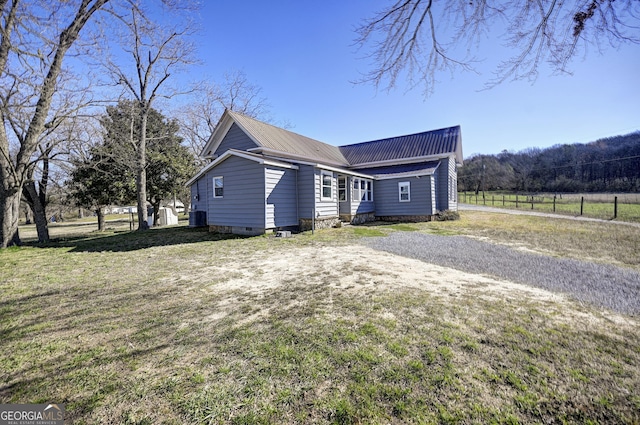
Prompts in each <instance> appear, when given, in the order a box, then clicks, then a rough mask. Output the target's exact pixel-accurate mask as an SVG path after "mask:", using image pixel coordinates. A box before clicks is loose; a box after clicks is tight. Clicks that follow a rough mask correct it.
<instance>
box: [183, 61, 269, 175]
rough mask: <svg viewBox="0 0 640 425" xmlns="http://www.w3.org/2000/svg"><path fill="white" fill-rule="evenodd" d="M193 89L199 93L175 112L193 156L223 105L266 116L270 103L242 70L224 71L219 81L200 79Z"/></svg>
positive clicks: (200, 149)
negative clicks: (212, 82)
mask: <svg viewBox="0 0 640 425" xmlns="http://www.w3.org/2000/svg"><path fill="white" fill-rule="evenodd" d="M195 92H196V93H198V96H197V97H196V98H194V99H193V100H192V101H191V102H189V104H188V105H187V106H185V107H184V108H182V109H181V110H180V111H179V112H178V115H179V117H180V118H179V120H180V121H181V126H180V127H181V129H180V131H181V135H182V137H183V138H184V140H185V141H186V142H187V144H188V145H189V148H190V149H191V151H192V152H193V154H194V156H196V157H197V156H198V155H200V154H201V153H202V149H204V146H205V144H206V143H207V140H209V137H210V136H211V134H212V133H213V130H214V129H215V126H216V124H217V123H218V120H219V119H220V117H221V116H222V113H223V112H224V110H225V109H229V110H232V111H235V112H240V113H241V114H244V115H247V116H249V117H252V118H260V119H262V120H268V118H267V114H268V109H269V105H268V103H267V100H266V98H264V97H262V95H261V92H262V89H261V88H260V87H259V86H258V85H256V84H253V83H251V82H250V81H249V79H248V78H247V75H246V74H245V73H244V72H242V71H238V70H235V71H229V72H226V73H225V74H224V80H223V81H222V82H221V83H219V84H211V83H209V82H202V83H200V84H198V88H197V89H196V90H195ZM200 165H204V164H200Z"/></svg>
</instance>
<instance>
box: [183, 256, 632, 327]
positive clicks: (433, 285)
mask: <svg viewBox="0 0 640 425" xmlns="http://www.w3.org/2000/svg"><path fill="white" fill-rule="evenodd" d="M228 258H229V257H227V260H226V261H224V262H222V263H221V264H220V265H211V264H210V263H206V262H201V261H198V260H197V259H196V260H192V267H191V270H192V271H193V274H191V275H190V276H189V277H188V279H189V280H191V281H192V282H194V283H196V282H197V283H198V284H203V283H204V282H207V281H209V282H210V285H207V287H208V288H209V290H210V291H214V292H216V293H218V294H219V295H220V301H219V304H218V306H217V307H218V309H216V312H215V313H213V314H212V315H210V316H209V317H208V318H207V319H208V320H212V321H216V320H220V319H223V318H224V317H226V316H227V313H229V312H231V311H233V310H234V309H235V308H237V306H238V304H239V303H241V302H244V301H245V297H246V296H247V295H249V296H252V297H255V298H256V300H262V299H264V298H269V296H270V294H271V293H273V291H274V290H278V289H283V288H285V287H290V288H292V290H293V289H294V288H296V289H299V290H308V291H313V290H314V287H317V289H318V291H319V290H320V289H321V288H322V290H325V289H327V288H329V289H330V290H333V291H339V292H340V293H342V294H344V293H353V295H354V296H355V295H359V296H361V295H375V294H376V293H383V292H393V291H398V290H406V289H418V290H422V291H426V292H428V293H429V294H430V295H431V296H438V297H448V298H451V300H452V301H453V300H454V299H457V298H467V297H472V298H480V299H483V300H485V301H489V302H490V301H498V300H499V301H505V300H506V301H507V302H508V301H509V300H513V301H521V300H523V299H526V300H529V301H530V302H531V303H540V304H544V306H545V308H551V309H553V310H554V311H555V313H557V317H558V319H559V320H562V321H574V320H575V319H579V320H580V321H583V322H585V321H586V322H592V321H593V320H596V319H595V317H596V316H594V315H593V314H592V313H593V312H592V311H589V312H586V311H585V312H584V313H582V312H580V311H579V309H578V310H576V302H575V301H573V300H571V299H570V298H569V297H568V296H566V295H564V294H560V293H553V292H550V291H546V290H544V289H539V288H535V287H530V286H526V285H522V284H518V283H513V282H509V281H505V280H500V279H496V278H493V277H491V276H483V275H477V274H471V273H466V272H462V271H459V270H455V269H452V268H447V267H441V266H437V265H433V264H428V263H425V262H423V261H420V260H415V259H411V258H406V257H402V256H398V255H393V254H389V253H386V252H382V251H377V250H374V249H371V248H368V247H364V246H361V245H347V246H332V247H296V248H290V249H281V247H277V249H274V250H269V251H264V252H260V253H254V254H252V255H250V256H249V255H247V256H244V255H241V256H239V257H238V258H235V259H233V260H229V259H228ZM330 293H331V291H330ZM239 294H242V295H240V296H239ZM301 295H302V294H301ZM287 302H289V303H291V306H292V307H293V306H295V305H296V304H297V303H299V301H298V300H297V299H293V300H278V308H281V307H282V304H283V303H284V304H286V303H287ZM257 304H262V303H260V302H259V303H257ZM567 304H571V305H572V308H571V309H567V310H566V311H565V309H564V308H563V306H564V305H567ZM269 311H270V308H269V307H268V306H267V307H266V308H265V305H264V304H263V305H262V308H261V309H259V311H256V312H255V313H254V314H252V315H248V316H247V317H246V319H245V321H246V322H251V321H254V320H256V319H257V318H259V317H261V316H264V315H266V314H268V313H269ZM601 319H602V320H605V321H612V322H615V323H617V324H619V325H623V324H626V323H628V322H629V320H628V318H627V317H626V316H623V315H618V314H615V313H611V312H606V311H603V312H602V316H601Z"/></svg>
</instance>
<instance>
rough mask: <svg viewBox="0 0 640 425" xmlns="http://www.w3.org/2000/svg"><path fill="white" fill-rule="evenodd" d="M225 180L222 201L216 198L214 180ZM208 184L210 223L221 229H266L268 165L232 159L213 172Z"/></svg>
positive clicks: (206, 178) (208, 215)
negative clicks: (225, 227)
mask: <svg viewBox="0 0 640 425" xmlns="http://www.w3.org/2000/svg"><path fill="white" fill-rule="evenodd" d="M218 176H222V177H223V178H224V192H223V197H222V198H214V197H213V178H214V177H218ZM203 179H204V180H205V181H206V182H207V185H208V187H207V199H208V205H207V222H208V224H214V225H218V226H241V227H256V228H264V227H265V220H264V219H265V217H264V214H265V197H264V194H265V183H264V166H263V165H261V164H259V163H257V162H254V161H250V160H247V159H244V158H238V157H235V156H231V157H229V158H228V159H226V160H224V161H223V162H222V163H220V164H219V165H217V166H216V167H215V168H213V169H212V170H210V171H209V172H208V173H207V174H206V176H205V177H204V178H203Z"/></svg>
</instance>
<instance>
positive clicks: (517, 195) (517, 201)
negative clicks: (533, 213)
mask: <svg viewBox="0 0 640 425" xmlns="http://www.w3.org/2000/svg"><path fill="white" fill-rule="evenodd" d="M516 208H518V195H516Z"/></svg>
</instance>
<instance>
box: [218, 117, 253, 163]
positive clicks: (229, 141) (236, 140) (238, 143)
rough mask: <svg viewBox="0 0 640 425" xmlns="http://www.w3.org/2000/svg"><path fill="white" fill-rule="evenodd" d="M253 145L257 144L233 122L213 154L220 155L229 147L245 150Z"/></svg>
mask: <svg viewBox="0 0 640 425" xmlns="http://www.w3.org/2000/svg"><path fill="white" fill-rule="evenodd" d="M255 147H257V145H256V144H255V143H254V141H253V140H251V138H249V136H247V135H246V134H245V133H244V131H242V130H241V129H240V127H238V126H237V125H236V123H233V124H232V125H231V128H230V129H229V131H228V132H227V134H226V136H224V139H222V143H220V146H218V149H216V151H215V152H214V154H215V155H217V156H220V155H222V154H223V153H225V152H226V151H228V150H229V149H237V150H241V151H246V150H248V149H252V148H255Z"/></svg>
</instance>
